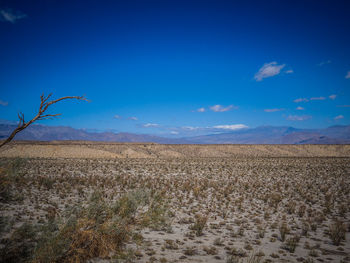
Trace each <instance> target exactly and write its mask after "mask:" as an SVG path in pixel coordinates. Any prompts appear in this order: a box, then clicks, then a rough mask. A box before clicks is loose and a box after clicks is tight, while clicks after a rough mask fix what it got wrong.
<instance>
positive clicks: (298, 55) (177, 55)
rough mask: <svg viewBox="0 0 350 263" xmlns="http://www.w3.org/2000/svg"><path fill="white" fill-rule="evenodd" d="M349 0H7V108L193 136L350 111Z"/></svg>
mask: <svg viewBox="0 0 350 263" xmlns="http://www.w3.org/2000/svg"><path fill="white" fill-rule="evenodd" d="M349 13H350V2H349V1H312V0H309V1H308V0H306V1H220V0H212V1H203V0H202V1H190V0H187V1H180V0H177V1H167V0H159V1H148V0H142V1H133V0H131V1H97V0H94V1H92V0H84V1H74V0H72V1H54V0H42V1H35V0H34V1H25V0H22V1H16V0H11V1H2V2H0V35H1V41H0V63H1V64H0V89H1V92H0V116H1V117H0V119H3V120H16V117H17V113H18V112H19V111H22V112H24V114H25V116H26V119H30V118H31V117H32V116H33V115H34V114H35V112H36V110H37V107H38V104H39V96H40V95H41V93H43V92H44V93H45V94H48V93H51V92H52V93H53V97H54V98H58V97H61V96H67V95H86V97H87V98H88V99H90V100H91V102H90V103H86V102H73V101H65V102H61V103H60V104H56V105H54V106H53V107H52V109H51V111H50V113H62V116H61V117H60V118H58V119H55V120H48V121H42V122H41V123H42V124H47V125H65V126H66V125H67V126H72V127H74V128H84V129H90V130H100V131H102V130H112V131H119V132H135V133H153V134H158V135H164V136H187V135H195V134H199V133H210V132H213V131H215V132H227V131H232V130H237V129H241V128H244V127H250V128H253V127H257V126H260V125H275V126H293V127H298V128H323V127H328V126H331V125H338V124H341V125H348V124H349V123H350V121H349V119H350V49H349V47H350V34H349V30H350V19H349V18H348V16H349Z"/></svg>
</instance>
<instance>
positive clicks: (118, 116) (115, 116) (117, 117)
mask: <svg viewBox="0 0 350 263" xmlns="http://www.w3.org/2000/svg"><path fill="white" fill-rule="evenodd" d="M121 118H122V116H120V115H117V114H116V115H114V119H121Z"/></svg>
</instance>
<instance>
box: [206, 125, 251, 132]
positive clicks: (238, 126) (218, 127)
mask: <svg viewBox="0 0 350 263" xmlns="http://www.w3.org/2000/svg"><path fill="white" fill-rule="evenodd" d="M209 128H210V127H209ZM212 128H214V129H223V130H231V131H235V130H240V129H246V128H248V126H247V125H244V124H230V125H216V126H213V127H212Z"/></svg>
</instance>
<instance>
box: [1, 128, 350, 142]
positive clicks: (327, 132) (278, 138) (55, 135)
mask: <svg viewBox="0 0 350 263" xmlns="http://www.w3.org/2000/svg"><path fill="white" fill-rule="evenodd" d="M15 128H16V125H14V124H11V123H2V124H0V140H1V139H5V138H6V137H7V136H8V135H9V134H10V133H11V131H12V130H13V129H15ZM15 140H31V141H53V140H74V141H76V140H83V141H105V142H154V143H162V144H350V125H336V126H331V127H328V128H325V129H296V128H293V127H289V126H260V127H257V128H248V129H241V130H237V131H231V132H226V133H215V134H209V135H203V136H194V137H185V138H166V137H160V136H155V135H149V134H134V133H125V132H121V133H114V132H89V131H86V130H82V129H74V128H71V127H65V126H46V125H38V124H35V125H31V126H29V127H28V128H27V129H25V130H23V131H22V132H20V133H18V134H17V135H16V137H15Z"/></svg>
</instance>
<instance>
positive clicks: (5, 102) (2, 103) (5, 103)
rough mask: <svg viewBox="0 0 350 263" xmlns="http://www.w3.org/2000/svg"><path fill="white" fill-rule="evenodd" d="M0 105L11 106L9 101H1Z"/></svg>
mask: <svg viewBox="0 0 350 263" xmlns="http://www.w3.org/2000/svg"><path fill="white" fill-rule="evenodd" d="M0 105H1V106H7V105H9V103H8V102H7V101H3V100H0Z"/></svg>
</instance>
